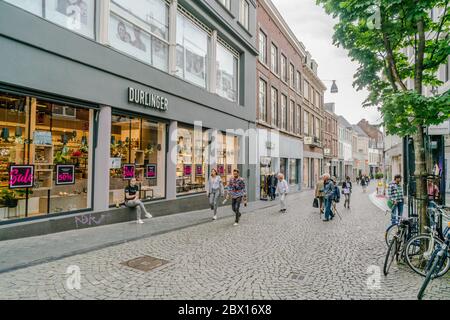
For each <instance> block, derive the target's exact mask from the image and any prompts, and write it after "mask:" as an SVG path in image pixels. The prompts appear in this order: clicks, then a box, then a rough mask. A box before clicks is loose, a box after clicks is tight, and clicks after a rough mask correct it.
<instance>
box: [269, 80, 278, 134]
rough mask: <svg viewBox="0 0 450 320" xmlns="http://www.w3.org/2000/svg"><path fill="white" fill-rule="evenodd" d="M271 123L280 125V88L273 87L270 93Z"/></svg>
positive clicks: (276, 125)
mask: <svg viewBox="0 0 450 320" xmlns="http://www.w3.org/2000/svg"><path fill="white" fill-rule="evenodd" d="M270 106H271V108H270V111H271V124H272V126H275V127H278V90H277V89H275V88H273V87H272V90H271V94H270Z"/></svg>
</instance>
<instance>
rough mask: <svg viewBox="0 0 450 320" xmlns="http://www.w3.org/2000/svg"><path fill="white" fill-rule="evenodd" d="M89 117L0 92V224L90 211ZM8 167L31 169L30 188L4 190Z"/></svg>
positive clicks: (82, 112)
mask: <svg viewBox="0 0 450 320" xmlns="http://www.w3.org/2000/svg"><path fill="white" fill-rule="evenodd" d="M93 116H94V111H93V110H90V109H87V108H80V107H75V106H68V105H62V104H57V103H52V102H49V101H44V100H39V99H36V98H33V97H19V96H13V95H8V94H1V93H0V127H1V136H0V197H1V198H0V201H1V204H0V220H8V219H15V218H25V217H34V216H41V215H46V214H52V213H62V212H70V211H78V210H85V209H88V208H90V206H91V195H90V186H91V182H90V181H91V180H92V179H91V174H92V145H93V144H92V141H91V139H92V124H93V121H92V119H93ZM11 165H33V166H34V169H33V171H34V173H33V175H32V176H33V178H34V179H33V180H34V183H33V185H32V187H29V188H28V189H20V188H19V189H9V182H10V180H9V170H8V168H9V166H11ZM12 177H14V175H12ZM16 177H19V175H16ZM12 179H13V178H12ZM11 181H13V180H11ZM17 181H19V182H20V179H18V180H17Z"/></svg>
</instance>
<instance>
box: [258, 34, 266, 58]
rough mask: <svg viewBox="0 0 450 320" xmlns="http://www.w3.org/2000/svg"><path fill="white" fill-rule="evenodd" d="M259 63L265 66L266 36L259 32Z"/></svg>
mask: <svg viewBox="0 0 450 320" xmlns="http://www.w3.org/2000/svg"><path fill="white" fill-rule="evenodd" d="M259 61H261V62H262V63H266V64H267V36H266V34H265V33H264V32H262V31H261V30H259Z"/></svg>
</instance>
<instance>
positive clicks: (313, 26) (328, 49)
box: [272, 0, 380, 124]
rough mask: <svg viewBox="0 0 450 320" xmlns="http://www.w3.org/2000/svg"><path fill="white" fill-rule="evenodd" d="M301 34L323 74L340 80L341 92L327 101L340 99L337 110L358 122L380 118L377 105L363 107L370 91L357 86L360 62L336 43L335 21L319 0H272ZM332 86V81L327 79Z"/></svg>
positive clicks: (332, 95)
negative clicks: (355, 80) (334, 39)
mask: <svg viewBox="0 0 450 320" xmlns="http://www.w3.org/2000/svg"><path fill="white" fill-rule="evenodd" d="M272 2H273V3H274V4H275V6H276V7H277V8H278V10H279V11H280V13H281V15H282V16H283V17H284V19H285V20H286V22H287V23H288V25H289V26H290V28H291V29H292V31H293V32H294V33H295V35H296V36H297V38H298V39H299V40H300V41H301V42H303V44H304V45H305V47H306V50H308V51H309V52H310V53H311V55H312V57H313V59H314V60H316V61H317V63H318V64H319V70H318V72H319V77H320V78H321V79H324V80H337V85H338V88H339V93H337V94H331V93H329V89H328V92H327V93H326V94H325V102H335V103H336V113H337V114H338V115H343V116H344V117H345V118H346V119H347V120H348V121H349V122H351V123H352V124H356V123H357V122H358V121H359V120H361V119H363V118H365V119H367V120H368V121H369V122H371V123H372V122H377V123H378V122H380V121H379V119H380V115H379V113H378V112H377V110H376V108H375V107H371V108H363V107H362V106H361V105H362V102H363V101H364V100H365V99H366V97H367V95H368V93H367V92H366V91H356V89H354V88H353V86H352V83H353V75H354V74H355V72H356V69H357V68H358V65H357V64H356V63H354V62H352V61H351V60H350V58H349V57H348V56H347V51H345V50H343V49H342V48H337V47H336V46H334V45H333V43H332V41H333V40H332V36H333V33H334V32H333V26H334V24H335V21H334V20H333V18H332V17H331V16H328V15H327V14H326V13H325V11H324V10H323V8H322V7H320V6H317V5H316V1H315V0H272ZM324 83H325V85H326V86H327V87H328V88H330V87H331V84H332V83H331V82H328V81H324Z"/></svg>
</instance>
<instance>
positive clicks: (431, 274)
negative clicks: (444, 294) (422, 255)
mask: <svg viewBox="0 0 450 320" xmlns="http://www.w3.org/2000/svg"><path fill="white" fill-rule="evenodd" d="M441 259H442V257H440V256H438V255H435V256H434V261H433V263H432V265H431V268H430V270H429V271H428V273H427V275H426V277H425V280H423V283H422V286H421V287H420V290H419V293H418V294H417V299H419V300H422V298H423V295H424V294H425V290H426V289H427V287H428V284H429V283H430V281H431V279H433V278H434V274H435V273H436V268H437V267H438V265H439V260H441Z"/></svg>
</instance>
